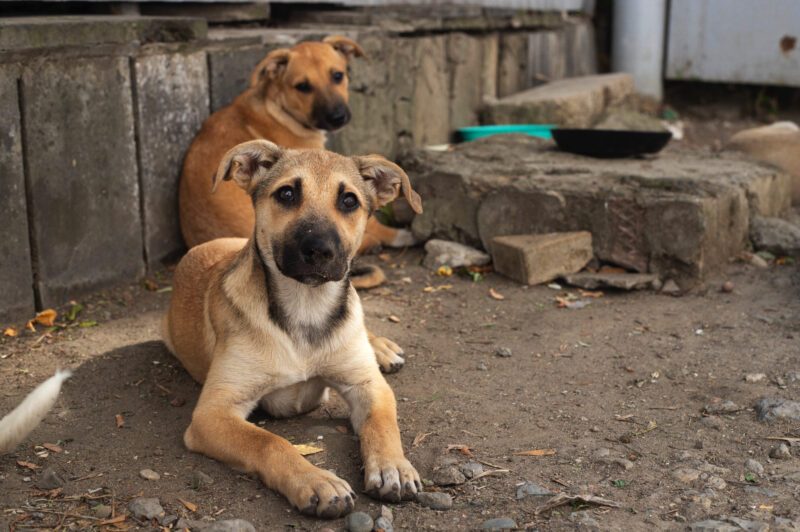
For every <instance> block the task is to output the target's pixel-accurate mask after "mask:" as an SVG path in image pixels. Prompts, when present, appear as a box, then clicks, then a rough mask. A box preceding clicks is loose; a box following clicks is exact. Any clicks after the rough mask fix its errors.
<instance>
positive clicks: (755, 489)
mask: <svg viewBox="0 0 800 532" xmlns="http://www.w3.org/2000/svg"><path fill="white" fill-rule="evenodd" d="M744 491H745V492H746V493H754V494H757V495H763V496H765V497H777V496H778V492H777V491H774V490H771V489H769V488H762V487H760V486H745V487H744Z"/></svg>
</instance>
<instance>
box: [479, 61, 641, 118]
mask: <svg viewBox="0 0 800 532" xmlns="http://www.w3.org/2000/svg"><path fill="white" fill-rule="evenodd" d="M633 90H634V84H633V78H632V77H631V75H630V74H622V73H616V74H601V75H598V76H582V77H576V78H568V79H562V80H558V81H553V82H550V83H545V84H544V85H540V86H538V87H535V88H533V89H529V90H526V91H523V92H518V93H516V94H512V95H510V96H506V97H505V98H502V99H500V100H497V101H495V102H490V103H489V104H488V105H487V106H486V108H484V110H483V114H482V117H483V122H484V123H485V124H557V125H559V126H563V127H591V126H592V125H593V124H594V123H595V122H597V120H598V119H599V118H600V117H601V116H602V115H603V114H604V113H605V112H606V109H607V108H608V107H609V106H610V105H615V104H618V103H621V102H622V101H623V100H624V99H625V98H626V97H627V96H629V95H630V94H632V93H633Z"/></svg>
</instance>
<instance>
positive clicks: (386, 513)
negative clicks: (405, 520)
mask: <svg viewBox="0 0 800 532" xmlns="http://www.w3.org/2000/svg"><path fill="white" fill-rule="evenodd" d="M379 517H382V518H384V519H386V520H387V521H389V522H390V523H394V514H393V513H392V509H391V508H389V507H388V506H385V505H383V504H381V513H380V516H379Z"/></svg>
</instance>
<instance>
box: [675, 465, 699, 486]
mask: <svg viewBox="0 0 800 532" xmlns="http://www.w3.org/2000/svg"><path fill="white" fill-rule="evenodd" d="M672 478H674V479H675V480H677V481H679V482H683V483H685V484H690V483H692V482H694V481H695V480H697V479H698V478H700V471H698V470H697V469H692V468H690V467H680V468H678V469H676V470H675V471H673V472H672Z"/></svg>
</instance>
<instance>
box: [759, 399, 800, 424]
mask: <svg viewBox="0 0 800 532" xmlns="http://www.w3.org/2000/svg"><path fill="white" fill-rule="evenodd" d="M756 416H757V417H758V420H759V421H773V420H775V419H791V420H794V421H800V402H797V401H789V400H787V399H779V398H776V397H764V398H762V399H760V400H759V401H758V403H756Z"/></svg>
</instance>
